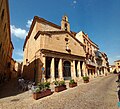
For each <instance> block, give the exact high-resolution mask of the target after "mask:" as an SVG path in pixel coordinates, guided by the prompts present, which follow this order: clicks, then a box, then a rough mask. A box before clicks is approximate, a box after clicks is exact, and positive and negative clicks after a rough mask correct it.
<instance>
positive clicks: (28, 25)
mask: <svg viewBox="0 0 120 109" xmlns="http://www.w3.org/2000/svg"><path fill="white" fill-rule="evenodd" d="M32 21H33V19H31V20H28V21H27V25H26V27H27V28H30V26H31V24H32Z"/></svg>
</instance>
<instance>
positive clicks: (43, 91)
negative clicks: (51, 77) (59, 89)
mask: <svg viewBox="0 0 120 109" xmlns="http://www.w3.org/2000/svg"><path fill="white" fill-rule="evenodd" d="M32 91H33V98H34V99H35V100H37V99H39V98H42V97H45V96H48V95H51V89H50V83H49V82H45V83H39V84H38V85H37V86H36V88H35V89H33V90H32Z"/></svg>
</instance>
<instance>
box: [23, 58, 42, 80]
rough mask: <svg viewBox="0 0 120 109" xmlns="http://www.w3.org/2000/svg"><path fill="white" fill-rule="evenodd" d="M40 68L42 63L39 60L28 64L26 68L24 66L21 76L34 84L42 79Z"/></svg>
mask: <svg viewBox="0 0 120 109" xmlns="http://www.w3.org/2000/svg"><path fill="white" fill-rule="evenodd" d="M42 66H43V63H42V61H41V60H40V59H39V58H38V59H36V60H34V61H32V62H31V63H29V65H28V66H26V65H24V66H23V74H22V76H23V78H24V79H27V80H31V81H34V82H38V81H40V79H41V78H42V73H41V72H42Z"/></svg>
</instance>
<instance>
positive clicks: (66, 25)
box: [65, 23, 67, 31]
mask: <svg viewBox="0 0 120 109" xmlns="http://www.w3.org/2000/svg"><path fill="white" fill-rule="evenodd" d="M65 31H67V24H66V23H65Z"/></svg>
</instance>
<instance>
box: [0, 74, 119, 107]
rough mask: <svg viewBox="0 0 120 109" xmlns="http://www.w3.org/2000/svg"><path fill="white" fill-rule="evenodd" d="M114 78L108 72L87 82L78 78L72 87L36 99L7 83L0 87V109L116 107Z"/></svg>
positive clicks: (116, 98) (114, 76)
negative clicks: (75, 85)
mask: <svg viewBox="0 0 120 109" xmlns="http://www.w3.org/2000/svg"><path fill="white" fill-rule="evenodd" d="M116 79H117V77H116V75H112V74H111V75H108V76H105V77H97V78H94V79H92V80H90V82H89V83H87V84H85V83H83V82H81V81H80V82H78V86H77V87H75V88H72V89H70V88H69V89H67V90H65V91H63V92H59V93H56V92H55V93H53V94H52V95H50V96H48V97H44V98H42V99H39V100H34V99H33V98H32V95H31V94H30V93H29V92H28V91H27V92H24V93H21V92H20V91H19V92H16V91H17V89H16V88H15V87H16V84H15V83H14V84H13V83H12V84H11V83H10V82H9V84H7V86H4V87H3V86H2V87H3V88H2V87H1V88H2V89H1V88H0V90H1V91H0V109H118V107H117V102H118V97H117V83H116ZM3 90H4V91H3ZM13 91H14V93H13ZM10 93H11V94H10Z"/></svg>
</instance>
